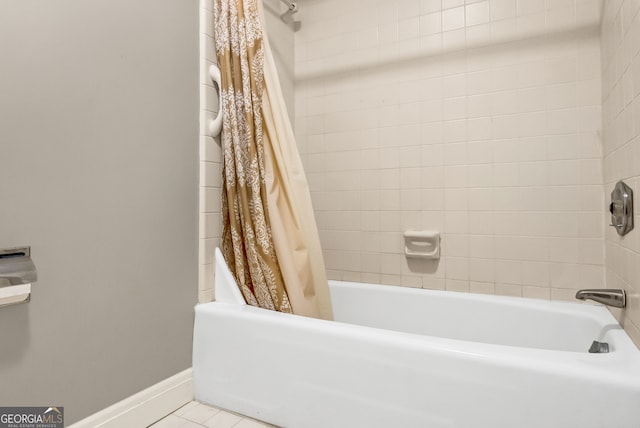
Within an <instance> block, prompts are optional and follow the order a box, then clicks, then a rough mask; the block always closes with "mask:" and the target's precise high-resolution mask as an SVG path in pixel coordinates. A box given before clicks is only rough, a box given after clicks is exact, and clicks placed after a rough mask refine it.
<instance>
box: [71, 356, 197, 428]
mask: <svg viewBox="0 0 640 428" xmlns="http://www.w3.org/2000/svg"><path fill="white" fill-rule="evenodd" d="M191 400H193V381H192V376H191V369H190V368H189V369H186V370H184V371H181V372H180V373H178V374H175V375H173V376H171V377H169V378H167V379H165V380H163V381H160V382H158V383H156V384H155V385H152V386H150V387H149V388H147V389H145V390H143V391H140V392H138V393H137V394H134V395H132V396H130V397H128V398H125V399H124V400H122V401H119V402H117V403H115V404H114V405H112V406H109V407H107V408H106V409H103V410H100V411H99V412H97V413H94V414H93V415H91V416H89V417H87V418H85V419H83V420H81V421H79V422H76V423H75V424H73V425H71V426H70V427H69V428H122V427H131V428H138V427H140V428H144V427H147V426H149V425H151V424H152V423H154V422H156V421H157V420H159V419H162V418H163V417H165V416H166V415H168V414H170V413H172V412H173V411H174V410H176V409H178V408H180V407H181V406H183V405H184V404H186V403H188V402H189V401H191Z"/></svg>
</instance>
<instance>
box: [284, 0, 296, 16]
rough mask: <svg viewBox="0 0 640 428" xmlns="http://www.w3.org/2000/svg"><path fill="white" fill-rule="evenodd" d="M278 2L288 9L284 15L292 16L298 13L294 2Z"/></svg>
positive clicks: (285, 0) (286, 0)
mask: <svg viewBox="0 0 640 428" xmlns="http://www.w3.org/2000/svg"><path fill="white" fill-rule="evenodd" d="M280 1H281V2H282V3H284V4H285V5H286V6H287V9H289V10H288V11H287V12H285V14H289V15H292V14H294V13H296V12H297V11H298V5H297V4H295V3H294V2H292V1H289V0H280Z"/></svg>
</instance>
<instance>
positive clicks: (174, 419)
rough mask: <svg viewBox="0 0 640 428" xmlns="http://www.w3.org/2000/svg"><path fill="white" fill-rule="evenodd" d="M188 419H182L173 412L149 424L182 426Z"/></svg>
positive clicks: (165, 427) (160, 427) (168, 427)
mask: <svg viewBox="0 0 640 428" xmlns="http://www.w3.org/2000/svg"><path fill="white" fill-rule="evenodd" d="M185 422H187V421H186V420H184V419H182V418H181V417H179V416H176V415H175V414H171V415H169V416H167V417H165V418H163V419H160V420H159V421H158V422H156V423H155V424H153V425H149V427H150V428H181V427H182V425H184V423H185Z"/></svg>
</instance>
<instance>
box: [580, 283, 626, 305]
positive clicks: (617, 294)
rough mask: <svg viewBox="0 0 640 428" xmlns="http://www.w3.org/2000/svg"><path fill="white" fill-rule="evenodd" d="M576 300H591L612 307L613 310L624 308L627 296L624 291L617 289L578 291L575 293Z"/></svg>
mask: <svg viewBox="0 0 640 428" xmlns="http://www.w3.org/2000/svg"><path fill="white" fill-rule="evenodd" d="M576 299H578V300H587V299H588V300H593V301H594V302H598V303H602V304H603V305H607V306H613V307H614V308H624V307H625V306H627V294H626V293H625V291H624V290H619V289H606V288H605V289H595V290H580V291H578V292H577V293H576Z"/></svg>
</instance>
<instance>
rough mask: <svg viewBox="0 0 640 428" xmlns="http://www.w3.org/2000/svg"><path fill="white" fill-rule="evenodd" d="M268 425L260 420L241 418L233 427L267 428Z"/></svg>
mask: <svg viewBox="0 0 640 428" xmlns="http://www.w3.org/2000/svg"><path fill="white" fill-rule="evenodd" d="M267 427H269V425H265V424H263V423H262V422H258V421H255V420H253V419H242V420H241V421H240V422H238V423H237V424H236V425H234V426H233V428H267Z"/></svg>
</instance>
